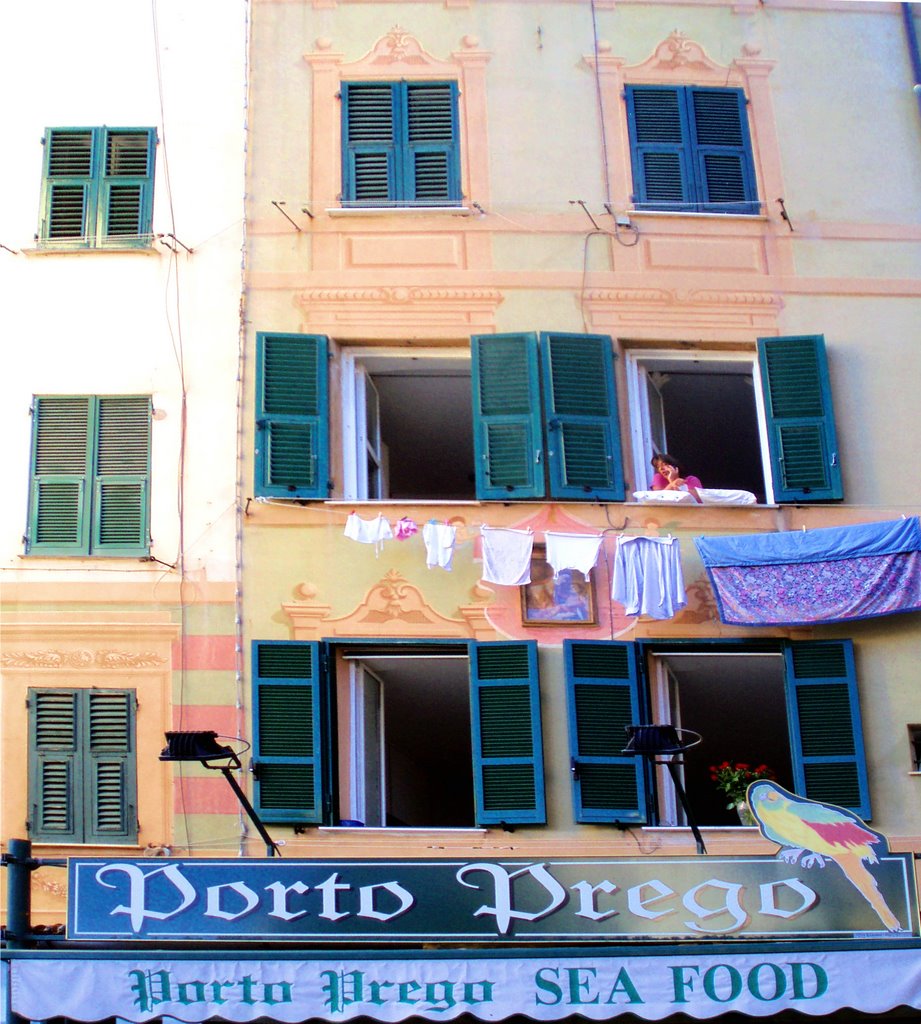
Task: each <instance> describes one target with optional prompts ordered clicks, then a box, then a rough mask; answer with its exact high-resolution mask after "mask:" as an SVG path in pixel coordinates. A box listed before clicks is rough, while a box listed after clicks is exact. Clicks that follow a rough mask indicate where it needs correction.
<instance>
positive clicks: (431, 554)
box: [422, 522, 457, 572]
mask: <svg viewBox="0 0 921 1024" xmlns="http://www.w3.org/2000/svg"><path fill="white" fill-rule="evenodd" d="M422 539H423V541H425V564H426V565H427V566H428V567H429V568H430V569H433V568H434V567H435V566H436V565H437V566H438V567H439V568H441V569H446V570H447V571H448V572H450V571H451V560H452V559H453V558H454V542H455V541H456V540H457V527H456V526H449V525H448V524H447V523H435V522H431V523H426V524H425V526H423V527H422Z"/></svg>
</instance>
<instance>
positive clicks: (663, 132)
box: [626, 86, 761, 214]
mask: <svg viewBox="0 0 921 1024" xmlns="http://www.w3.org/2000/svg"><path fill="white" fill-rule="evenodd" d="M626 100H627V125H628V129H629V133H630V151H631V159H632V164H633V187H634V196H633V200H634V202H635V203H636V205H637V207H639V208H643V209H658V210H679V211H686V212H688V213H746V214H753V213H758V212H759V210H760V208H761V204H760V203H759V202H758V196H757V188H756V185H755V171H754V164H753V161H752V151H751V140H750V137H749V133H748V117H747V114H746V110H745V96H744V94H743V93H742V91H741V89H701V88H695V87H692V86H679V87H673V86H627V90H626Z"/></svg>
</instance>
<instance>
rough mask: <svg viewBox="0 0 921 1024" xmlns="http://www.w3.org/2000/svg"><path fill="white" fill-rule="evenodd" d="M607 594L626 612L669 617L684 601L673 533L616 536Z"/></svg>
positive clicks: (678, 551)
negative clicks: (663, 535)
mask: <svg viewBox="0 0 921 1024" xmlns="http://www.w3.org/2000/svg"><path fill="white" fill-rule="evenodd" d="M611 597H612V598H613V599H614V600H615V601H619V602H620V603H621V604H622V605H623V606H624V610H625V611H626V613H627V614H628V615H648V616H650V617H651V618H653V619H671V618H673V617H674V616H675V615H676V614H677V613H678V612H680V611H681V609H682V608H684V607H685V605H686V604H687V603H688V597H687V592H686V591H685V589H684V574H683V572H682V570H681V549H680V546H679V544H678V540H677V539H676V538H674V537H619V538H618V541H617V551H616V552H615V554H614V582H613V584H612V586H611Z"/></svg>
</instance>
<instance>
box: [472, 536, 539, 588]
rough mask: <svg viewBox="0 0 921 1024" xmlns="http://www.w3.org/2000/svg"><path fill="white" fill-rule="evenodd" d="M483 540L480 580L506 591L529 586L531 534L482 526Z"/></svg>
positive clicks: (532, 539) (532, 542) (531, 549)
mask: <svg viewBox="0 0 921 1024" xmlns="http://www.w3.org/2000/svg"><path fill="white" fill-rule="evenodd" d="M480 536H481V537H482V538H483V579H484V580H486V582H487V583H499V584H501V585H502V586H506V587H520V586H523V585H524V584H525V583H530V582H531V553H532V551H533V550H534V533H533V532H532V531H531V530H511V529H508V528H506V527H502V526H495V527H493V526H481V527H480Z"/></svg>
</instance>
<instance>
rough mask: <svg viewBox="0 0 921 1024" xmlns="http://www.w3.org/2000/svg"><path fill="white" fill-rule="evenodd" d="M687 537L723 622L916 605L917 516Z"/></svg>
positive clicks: (920, 595) (920, 585) (843, 615)
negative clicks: (731, 534) (713, 595)
mask: <svg viewBox="0 0 921 1024" xmlns="http://www.w3.org/2000/svg"><path fill="white" fill-rule="evenodd" d="M694 543H695V544H696V545H697V550H698V551H699V552H700V557H701V559H702V560H703V563H704V568H706V570H707V575H708V576H709V577H710V582H711V583H712V584H713V590H714V592H715V593H716V605H717V608H718V609H719V614H720V619H721V620H722V621H723V622H725V623H728V624H730V625H734V626H804V625H812V624H815V623H820V622H822V623H831V622H850V621H851V620H853V619H868V618H873V617H875V616H878V615H893V614H895V613H897V612H912V611H918V610H921V522H919V519H918V517H917V516H913V517H912V518H910V519H894V520H889V521H888V522H881V523H859V524H857V525H856V526H830V527H820V528H819V529H816V530H809V531H808V532H805V533H804V532H803V531H801V530H787V531H783V532H781V533H754V534H748V535H746V536H736V537H695V538H694Z"/></svg>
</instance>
